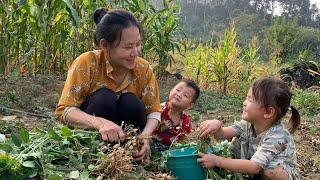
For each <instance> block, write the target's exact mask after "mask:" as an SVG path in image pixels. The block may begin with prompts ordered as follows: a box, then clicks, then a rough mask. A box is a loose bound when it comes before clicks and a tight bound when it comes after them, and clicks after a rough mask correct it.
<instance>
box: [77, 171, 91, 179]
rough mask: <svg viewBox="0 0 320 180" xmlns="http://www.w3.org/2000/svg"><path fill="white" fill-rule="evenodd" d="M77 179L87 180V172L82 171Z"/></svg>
mask: <svg viewBox="0 0 320 180" xmlns="http://www.w3.org/2000/svg"><path fill="white" fill-rule="evenodd" d="M79 179H81V180H82V179H83V180H86V179H89V172H88V171H82V172H81V174H80V177H79Z"/></svg>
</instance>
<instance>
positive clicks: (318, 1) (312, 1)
mask: <svg viewBox="0 0 320 180" xmlns="http://www.w3.org/2000/svg"><path fill="white" fill-rule="evenodd" d="M312 4H316V5H317V7H318V8H320V0H310V5H312ZM281 12H282V8H281V7H279V6H276V8H275V12H274V14H275V15H280V14H281Z"/></svg>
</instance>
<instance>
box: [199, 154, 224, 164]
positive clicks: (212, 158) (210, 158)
mask: <svg viewBox="0 0 320 180" xmlns="http://www.w3.org/2000/svg"><path fill="white" fill-rule="evenodd" d="M198 156H199V158H198V159H197V162H198V163H199V164H201V166H203V167H204V168H214V167H217V166H218V162H219V160H220V158H221V157H219V156H216V155H214V154H204V153H201V152H199V153H198Z"/></svg>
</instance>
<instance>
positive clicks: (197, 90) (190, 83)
mask: <svg viewBox="0 0 320 180" xmlns="http://www.w3.org/2000/svg"><path fill="white" fill-rule="evenodd" d="M180 82H184V83H186V85H187V86H188V87H191V88H192V89H194V91H195V96H194V97H193V102H196V100H197V99H198V97H199V96H200V88H199V86H198V85H197V83H195V82H194V81H193V80H192V79H189V78H183V79H182V80H181V81H180Z"/></svg>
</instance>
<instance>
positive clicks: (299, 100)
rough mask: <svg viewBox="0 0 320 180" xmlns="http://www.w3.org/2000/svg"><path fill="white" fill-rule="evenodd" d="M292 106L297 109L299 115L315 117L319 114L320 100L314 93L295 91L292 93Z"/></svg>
mask: <svg viewBox="0 0 320 180" xmlns="http://www.w3.org/2000/svg"><path fill="white" fill-rule="evenodd" d="M292 105H293V106H295V107H297V108H298V110H299V112H300V114H301V115H307V116H309V115H311V116H315V115H317V114H320V113H319V112H320V98H319V96H318V94H317V93H316V92H308V91H304V90H302V89H296V90H295V91H294V96H293V99H292Z"/></svg>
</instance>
